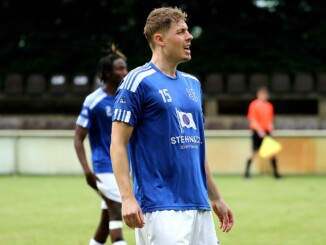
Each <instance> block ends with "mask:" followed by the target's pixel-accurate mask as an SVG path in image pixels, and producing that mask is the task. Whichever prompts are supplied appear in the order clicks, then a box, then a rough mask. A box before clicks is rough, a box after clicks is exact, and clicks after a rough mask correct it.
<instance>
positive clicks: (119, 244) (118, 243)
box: [112, 240, 127, 245]
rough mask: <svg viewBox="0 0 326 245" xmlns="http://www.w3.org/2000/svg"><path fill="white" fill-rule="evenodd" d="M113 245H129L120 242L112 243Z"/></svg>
mask: <svg viewBox="0 0 326 245" xmlns="http://www.w3.org/2000/svg"><path fill="white" fill-rule="evenodd" d="M112 245H127V243H126V241H122V240H120V241H117V242H114V243H112Z"/></svg>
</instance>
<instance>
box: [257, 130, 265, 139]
mask: <svg viewBox="0 0 326 245" xmlns="http://www.w3.org/2000/svg"><path fill="white" fill-rule="evenodd" d="M257 133H258V135H259V137H260V138H264V137H265V136H266V133H265V132H264V131H263V130H258V131H257Z"/></svg>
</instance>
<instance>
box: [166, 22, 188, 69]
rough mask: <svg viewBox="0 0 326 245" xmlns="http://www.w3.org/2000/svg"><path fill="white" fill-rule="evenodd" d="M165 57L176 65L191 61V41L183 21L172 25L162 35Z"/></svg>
mask: <svg viewBox="0 0 326 245" xmlns="http://www.w3.org/2000/svg"><path fill="white" fill-rule="evenodd" d="M163 36H164V41H165V49H164V52H165V55H166V56H167V57H169V59H171V60H172V61H174V62H176V63H180V62H185V61H189V60H191V51H190V45H191V40H192V39H193V37H192V35H191V34H190V33H189V31H188V26H187V24H186V23H185V22H184V21H180V22H178V23H172V24H171V27H170V29H169V30H168V31H167V32H166V33H165V34H164V35H163Z"/></svg>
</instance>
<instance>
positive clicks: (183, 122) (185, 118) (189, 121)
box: [176, 108, 197, 133]
mask: <svg viewBox="0 0 326 245" xmlns="http://www.w3.org/2000/svg"><path fill="white" fill-rule="evenodd" d="M176 113H177V117H178V121H179V126H180V130H181V132H182V133H183V132H184V129H183V128H192V129H194V130H197V127H196V124H195V121H194V118H193V116H192V114H191V113H190V112H183V111H180V110H178V109H177V108H176Z"/></svg>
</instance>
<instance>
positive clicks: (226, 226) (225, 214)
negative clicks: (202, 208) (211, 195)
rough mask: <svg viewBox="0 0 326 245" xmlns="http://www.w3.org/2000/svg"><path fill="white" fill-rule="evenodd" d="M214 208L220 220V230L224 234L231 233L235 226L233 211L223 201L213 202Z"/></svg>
mask: <svg viewBox="0 0 326 245" xmlns="http://www.w3.org/2000/svg"><path fill="white" fill-rule="evenodd" d="M212 208H213V210H214V213H215V214H216V215H217V217H218V219H219V223H220V229H221V230H222V231H223V232H229V231H230V230H231V229H232V226H233V225H234V219H233V214H232V211H231V209H230V208H229V207H228V206H227V205H226V203H225V202H223V201H216V202H212Z"/></svg>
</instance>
